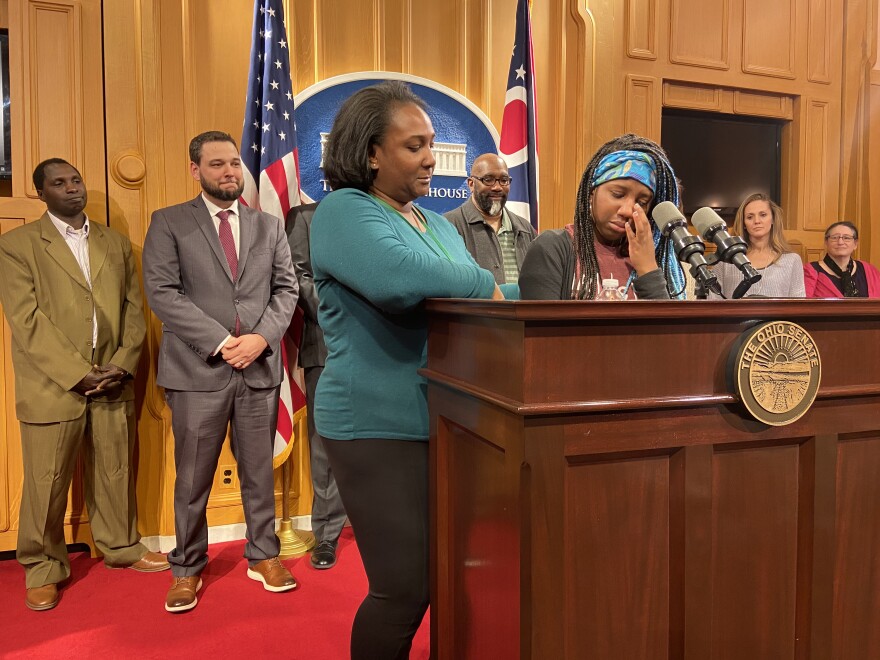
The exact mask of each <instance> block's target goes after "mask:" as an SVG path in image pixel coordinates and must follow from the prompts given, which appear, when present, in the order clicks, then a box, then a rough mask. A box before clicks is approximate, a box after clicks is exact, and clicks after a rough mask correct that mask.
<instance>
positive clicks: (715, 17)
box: [669, 0, 730, 69]
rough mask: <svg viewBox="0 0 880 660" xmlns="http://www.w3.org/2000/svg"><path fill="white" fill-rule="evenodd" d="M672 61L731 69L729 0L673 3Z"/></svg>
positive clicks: (671, 10)
mask: <svg viewBox="0 0 880 660" xmlns="http://www.w3.org/2000/svg"><path fill="white" fill-rule="evenodd" d="M670 14H671V20H670V22H669V61H670V62H672V63H674V64H687V65H690V66H696V67H703V68H709V69H729V68H730V50H729V47H728V46H729V40H728V32H729V30H730V3H729V0H721V2H715V3H706V2H703V0H671V5H670Z"/></svg>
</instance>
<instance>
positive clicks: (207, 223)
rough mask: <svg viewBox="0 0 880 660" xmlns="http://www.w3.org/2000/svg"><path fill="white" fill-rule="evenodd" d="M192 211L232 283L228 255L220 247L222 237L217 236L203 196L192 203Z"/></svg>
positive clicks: (239, 270) (239, 268)
mask: <svg viewBox="0 0 880 660" xmlns="http://www.w3.org/2000/svg"><path fill="white" fill-rule="evenodd" d="M190 210H191V211H192V214H193V218H194V219H195V221H196V224H197V225H198V226H199V229H201V230H202V233H203V234H204V235H205V239H206V240H207V241H208V245H210V246H211V250H213V251H214V256H215V257H216V258H217V261H219V262H220V265H221V266H222V267H223V271H224V272H225V273H226V277H228V278H229V281H230V282H231V281H232V271H231V270H229V263H228V262H227V261H226V253H225V252H223V246H222V245H220V236H219V235H218V234H217V229H216V228H215V227H214V220H213V218H211V214H210V213H208V207H207V206H205V203H204V202H203V201H202V196H201V195H199V196H198V197H196V198H195V199H194V200H193V201H192V202H190ZM240 240H241V237H239V241H240ZM239 252H241V248H239ZM238 272H239V273H240V272H241V259H239V265H238Z"/></svg>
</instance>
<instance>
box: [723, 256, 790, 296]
mask: <svg viewBox="0 0 880 660" xmlns="http://www.w3.org/2000/svg"><path fill="white" fill-rule="evenodd" d="M712 272H713V273H715V275H716V277H717V278H718V284H720V285H721V291H722V293H724V296H725V298H730V297H731V296H732V295H733V291H734V289H736V287H737V286H738V285H739V283H740V282H742V278H743V276H742V272H740V270H739V268H737V267H736V266H734V265H733V264H728V263H724V262H721V263H719V264H716V265H715V266H713V267H712ZM758 272H759V273H761V280H760V281H759V282H757V283H755V284H753V285H752V288H750V289H749V290H748V293H746V296H747V297H748V296H762V297H764V298H805V297H806V295H807V292H806V290H805V289H804V264H803V263H802V262H801V258H800V257H799V256H798V255H796V254H795V253H794V252H786V253H785V254H783V255H782V256H781V257H779V259H777V260H776V261H774V262H773V263H772V264H770V265H769V266H767V267H766V268H761V269H759V270H758ZM710 298H711V299H712V300H718V299H719V297H718V296H717V295H715V294H711V295H710Z"/></svg>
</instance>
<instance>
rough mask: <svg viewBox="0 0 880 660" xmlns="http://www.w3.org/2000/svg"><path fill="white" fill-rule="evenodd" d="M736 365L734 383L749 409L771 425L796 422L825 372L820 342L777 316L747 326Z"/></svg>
mask: <svg viewBox="0 0 880 660" xmlns="http://www.w3.org/2000/svg"><path fill="white" fill-rule="evenodd" d="M734 368H735V369H736V372H735V373H734V374H732V375H733V379H732V380H733V383H734V387H735V388H736V393H737V394H738V395H739V398H740V399H741V400H742V402H743V404H744V405H745V407H746V409H747V410H748V411H749V413H751V415H752V417H754V418H755V419H757V420H758V421H760V422H764V423H765V424H770V425H771V426H784V425H785V424H791V423H792V422H793V421H795V420H797V419H799V418H800V417H801V416H802V415H803V414H804V413H805V412H807V410H809V409H810V406H811V405H813V401H814V400H815V399H816V394H817V393H818V391H819V380H820V379H821V377H822V362H821V360H820V359H819V349H818V348H817V347H816V342H815V341H813V338H812V337H811V336H810V333H808V332H807V331H806V330H804V329H803V328H802V327H801V326H799V325H798V324H796V323H791V322H790V321H771V322H770V323H763V324H761V325H758V326H756V327H754V328H752V329H751V330H749V331H748V332H746V333H745V334H744V336H743V342H742V345H741V346H740V348H739V351H738V352H737V356H736V360H735V361H734Z"/></svg>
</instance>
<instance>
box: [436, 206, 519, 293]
mask: <svg viewBox="0 0 880 660" xmlns="http://www.w3.org/2000/svg"><path fill="white" fill-rule="evenodd" d="M504 213H506V214H507V216H508V217H509V218H510V223H511V224H512V225H513V231H514V232H515V233H516V267H517V270H521V269H522V265H523V260H524V259H525V258H526V252H527V251H528V249H529V244H530V243H531V242H532V241H533V240H534V238H535V237H536V236H537V232H536V231H535V228H534V227H532V225H530V224H529V223H528V221H526V219H525V218H522V217H520V216H518V215H516V214H515V213H511V212H510V211H508V210H507V209H504ZM443 215H444V217H445V218H446V219H447V220H449V222H451V223H452V224H453V226H454V227H455V228H456V230H457V231H458V233H459V234H460V235H461V237H462V238H463V239H464V244H465V247H467V250H468V252H470V253H471V256H472V257H473V258H474V261H476V262H477V264H478V265H479V266H480V267H481V268H485V269H486V270H488V271H489V272H490V273H492V275H493V276H494V277H495V282H496V283H497V284H515V282H507V281H506V280H505V278H504V261H503V260H502V258H501V245H500V244H499V243H498V236H497V235H496V234H495V230H494V229H492V227H490V226H489V225H488V224H486V221H485V220H484V219H483V216H482V215H481V214H480V212H479V211H478V210H477V207H476V206H474V203H473V202H472V201H471V200H470V199H468V200H466V201H465V203H464V204H462V205H461V206H459V207H458V208H457V209H453V210H452V211H447V212H446V213H444V214H443Z"/></svg>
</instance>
